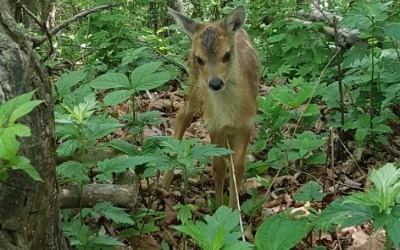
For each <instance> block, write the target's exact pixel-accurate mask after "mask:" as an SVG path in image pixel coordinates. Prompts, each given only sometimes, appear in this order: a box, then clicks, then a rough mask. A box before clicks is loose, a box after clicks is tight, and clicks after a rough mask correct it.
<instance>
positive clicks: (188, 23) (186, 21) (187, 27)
mask: <svg viewBox="0 0 400 250" xmlns="http://www.w3.org/2000/svg"><path fill="white" fill-rule="evenodd" d="M168 14H170V15H171V16H172V17H173V18H174V19H175V22H176V23H177V24H178V25H179V26H181V28H182V30H183V31H184V32H185V33H186V34H187V35H188V36H189V37H190V39H193V36H194V33H195V31H196V26H197V22H195V21H194V20H192V19H190V18H189V17H187V16H185V15H183V14H181V13H179V12H177V11H175V10H173V9H171V8H168Z"/></svg>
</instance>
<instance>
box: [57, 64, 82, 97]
mask: <svg viewBox="0 0 400 250" xmlns="http://www.w3.org/2000/svg"><path fill="white" fill-rule="evenodd" d="M86 77H87V73H86V72H85V71H83V70H79V71H72V72H68V73H65V74H61V76H60V78H59V79H58V81H57V82H56V87H57V91H58V94H59V95H60V96H62V97H64V96H65V95H66V94H68V93H69V92H70V88H71V87H73V86H75V85H76V84H78V83H79V82H81V81H83V80H84V79H85V78H86Z"/></svg>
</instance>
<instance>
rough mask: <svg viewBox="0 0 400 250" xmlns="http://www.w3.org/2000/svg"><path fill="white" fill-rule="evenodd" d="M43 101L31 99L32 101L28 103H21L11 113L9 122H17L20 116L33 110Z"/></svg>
mask: <svg viewBox="0 0 400 250" xmlns="http://www.w3.org/2000/svg"><path fill="white" fill-rule="evenodd" d="M42 102H43V101H39V100H34V101H30V102H27V103H24V104H21V105H19V106H18V107H17V108H15V109H14V110H13V112H12V113H11V115H10V118H9V120H8V122H9V124H13V123H15V121H16V120H17V119H18V118H21V117H22V116H24V115H26V114H28V113H29V112H31V111H32V110H33V109H34V108H35V107H36V106H38V105H39V104H41V103H42Z"/></svg>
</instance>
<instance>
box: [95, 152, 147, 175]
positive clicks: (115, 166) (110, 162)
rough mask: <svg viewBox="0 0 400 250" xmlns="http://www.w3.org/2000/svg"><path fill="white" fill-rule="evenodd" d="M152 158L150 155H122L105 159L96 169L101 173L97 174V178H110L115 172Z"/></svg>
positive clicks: (120, 171) (121, 171) (123, 170)
mask: <svg viewBox="0 0 400 250" xmlns="http://www.w3.org/2000/svg"><path fill="white" fill-rule="evenodd" d="M150 160H152V157H150V156H131V157H126V156H120V157H117V158H113V159H105V160H103V161H100V162H98V163H97V167H96V170H97V171H99V172H100V173H101V174H98V175H96V178H97V179H98V180H100V181H105V180H109V179H111V178H112V177H113V174H114V173H116V174H118V173H123V172H125V171H126V169H128V168H134V167H135V166H137V165H141V164H144V163H147V162H149V161H150Z"/></svg>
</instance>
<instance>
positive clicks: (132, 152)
mask: <svg viewBox="0 0 400 250" xmlns="http://www.w3.org/2000/svg"><path fill="white" fill-rule="evenodd" d="M109 146H110V147H111V148H113V149H115V150H118V151H120V152H122V153H124V154H127V155H129V156H136V155H138V154H139V150H138V148H137V146H136V145H133V144H132V143H129V142H127V141H121V140H111V141H110V143H109Z"/></svg>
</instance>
